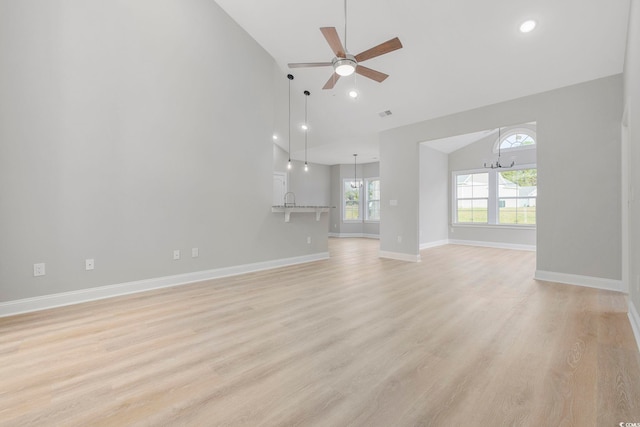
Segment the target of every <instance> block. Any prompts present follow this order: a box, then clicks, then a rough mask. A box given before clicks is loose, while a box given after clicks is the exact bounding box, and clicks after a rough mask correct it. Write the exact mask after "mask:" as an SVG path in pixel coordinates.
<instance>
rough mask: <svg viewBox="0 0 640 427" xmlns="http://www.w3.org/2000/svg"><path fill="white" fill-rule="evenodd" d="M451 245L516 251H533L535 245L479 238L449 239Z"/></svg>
mask: <svg viewBox="0 0 640 427" xmlns="http://www.w3.org/2000/svg"><path fill="white" fill-rule="evenodd" d="M449 244H451V245H465V246H481V247H485V248H496V249H513V250H516V251H533V252H535V250H536V246H535V245H521V244H517V243H502V242H485V241H481V240H455V239H449Z"/></svg>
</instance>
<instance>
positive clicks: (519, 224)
mask: <svg viewBox="0 0 640 427" xmlns="http://www.w3.org/2000/svg"><path fill="white" fill-rule="evenodd" d="M530 169H535V170H536V180H537V174H538V168H524V167H520V168H509V169H505V170H498V171H496V172H497V173H496V180H497V178H498V177H499V176H500V173H501V172H507V171H515V170H530ZM496 184H497V190H496V202H497V203H498V205H497V216H496V221H497V225H510V226H516V227H517V226H535V225H536V224H537V222H538V217H537V209H536V218H535V219H536V222H535V223H534V224H523V223H518V222H515V223H513V222H501V221H500V208H501V206H500V201H501V200H515V201H516V205H517V203H518V200H524V199H528V200H531V199H535V200H536V203H535V205H534V206H536V207H537V205H538V203H537V202H538V184H537V183H536V195H535V196H500V182H499V181H498V182H496ZM517 219H518V207H517V206H516V221H517Z"/></svg>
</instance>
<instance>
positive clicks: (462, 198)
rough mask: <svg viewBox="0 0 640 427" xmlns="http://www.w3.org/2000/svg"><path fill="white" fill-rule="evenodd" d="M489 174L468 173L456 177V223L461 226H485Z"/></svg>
mask: <svg viewBox="0 0 640 427" xmlns="http://www.w3.org/2000/svg"><path fill="white" fill-rule="evenodd" d="M488 207H489V174H488V173H487V172H483V173H470V174H459V175H457V176H456V221H457V222H458V223H462V224H465V223H466V224H474V223H475V224H477V223H481V224H487V223H488V222H489V217H488Z"/></svg>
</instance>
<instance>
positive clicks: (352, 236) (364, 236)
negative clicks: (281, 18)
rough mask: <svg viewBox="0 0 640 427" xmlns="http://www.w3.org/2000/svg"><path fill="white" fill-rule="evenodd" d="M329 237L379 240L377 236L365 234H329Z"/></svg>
mask: <svg viewBox="0 0 640 427" xmlns="http://www.w3.org/2000/svg"><path fill="white" fill-rule="evenodd" d="M329 237H336V238H365V239H380V235H379V234H367V233H329Z"/></svg>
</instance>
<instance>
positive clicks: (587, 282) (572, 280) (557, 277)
mask: <svg viewBox="0 0 640 427" xmlns="http://www.w3.org/2000/svg"><path fill="white" fill-rule="evenodd" d="M533 278H534V279H536V280H543V281H545V282H557V283H564V284H567V285H576V286H585V287H587V288H596V289H603V290H607V291H617V292H623V286H622V280H614V279H603V278H601V277H592V276H580V275H577V274H567V273H556V272H554V271H543V270H536V272H535V274H534V276H533Z"/></svg>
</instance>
